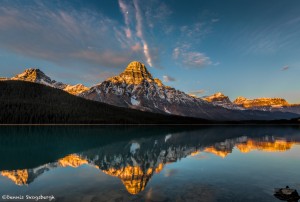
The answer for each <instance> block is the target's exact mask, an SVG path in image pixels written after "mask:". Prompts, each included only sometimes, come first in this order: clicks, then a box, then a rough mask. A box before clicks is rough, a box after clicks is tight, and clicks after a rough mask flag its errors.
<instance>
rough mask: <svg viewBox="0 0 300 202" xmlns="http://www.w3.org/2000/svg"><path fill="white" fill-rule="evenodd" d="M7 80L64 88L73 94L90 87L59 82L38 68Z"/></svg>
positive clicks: (27, 70) (30, 69)
mask: <svg viewBox="0 0 300 202" xmlns="http://www.w3.org/2000/svg"><path fill="white" fill-rule="evenodd" d="M6 80H19V81H28V82H34V83H39V84H43V85H46V86H50V87H53V88H57V89H61V90H64V91H66V92H68V93H70V94H73V95H78V94H80V93H82V92H84V91H87V90H88V89H89V88H88V87H86V86H84V85H82V84H76V85H68V84H64V83H62V82H57V81H55V80H52V79H51V78H50V77H49V76H47V75H46V74H45V73H44V72H42V71H41V70H40V69H38V68H29V69H26V70H25V71H24V72H23V73H21V74H17V75H16V76H14V77H12V78H10V79H8V78H7V79H6Z"/></svg>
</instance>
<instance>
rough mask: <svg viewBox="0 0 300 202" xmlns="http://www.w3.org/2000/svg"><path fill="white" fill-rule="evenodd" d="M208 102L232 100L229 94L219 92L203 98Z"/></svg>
mask: <svg viewBox="0 0 300 202" xmlns="http://www.w3.org/2000/svg"><path fill="white" fill-rule="evenodd" d="M203 99H204V100H206V101H207V102H216V101H217V102H219V101H225V102H230V100H229V98H228V96H226V95H224V94H223V93H221V92H217V93H215V94H213V95H210V96H207V97H204V98H203Z"/></svg>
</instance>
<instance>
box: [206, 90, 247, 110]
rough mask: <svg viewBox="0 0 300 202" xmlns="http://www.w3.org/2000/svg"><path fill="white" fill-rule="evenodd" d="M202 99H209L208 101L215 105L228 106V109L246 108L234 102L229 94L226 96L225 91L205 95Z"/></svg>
mask: <svg viewBox="0 0 300 202" xmlns="http://www.w3.org/2000/svg"><path fill="white" fill-rule="evenodd" d="M202 99H203V100H205V101H207V102H210V103H212V104H214V105H217V106H222V107H224V108H227V109H238V110H243V109H244V108H243V107H239V106H237V105H235V104H233V103H232V102H231V100H230V99H229V97H228V96H226V95H224V94H223V93H220V92H218V93H215V94H213V95H210V96H207V97H203V98H202Z"/></svg>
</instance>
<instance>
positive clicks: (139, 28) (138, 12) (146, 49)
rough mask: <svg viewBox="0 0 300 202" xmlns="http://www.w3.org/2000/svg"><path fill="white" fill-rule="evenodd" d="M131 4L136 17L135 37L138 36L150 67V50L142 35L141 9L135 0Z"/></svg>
mask: <svg viewBox="0 0 300 202" xmlns="http://www.w3.org/2000/svg"><path fill="white" fill-rule="evenodd" d="M133 4H134V7H135V12H136V13H135V17H136V35H137V37H139V38H140V40H141V42H142V44H143V51H144V55H145V57H146V60H147V63H148V64H149V65H150V67H152V58H151V54H150V50H149V47H148V43H147V41H146V40H145V37H144V35H143V29H142V25H143V23H142V15H141V10H140V7H139V5H138V2H137V0H133Z"/></svg>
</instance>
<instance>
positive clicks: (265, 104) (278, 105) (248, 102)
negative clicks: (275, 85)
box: [233, 97, 300, 114]
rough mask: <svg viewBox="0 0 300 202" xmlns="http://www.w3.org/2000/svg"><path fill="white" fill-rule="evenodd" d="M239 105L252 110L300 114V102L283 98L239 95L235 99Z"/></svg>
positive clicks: (235, 102)
mask: <svg viewBox="0 0 300 202" xmlns="http://www.w3.org/2000/svg"><path fill="white" fill-rule="evenodd" d="M233 103H234V104H235V105H237V106H240V107H243V108H245V109H251V110H261V111H281V112H292V113H297V114H300V105H299V104H289V103H288V102H287V101H286V100H285V99H283V98H256V99H247V98H245V97H238V98H237V99H235V100H234V101H233Z"/></svg>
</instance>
